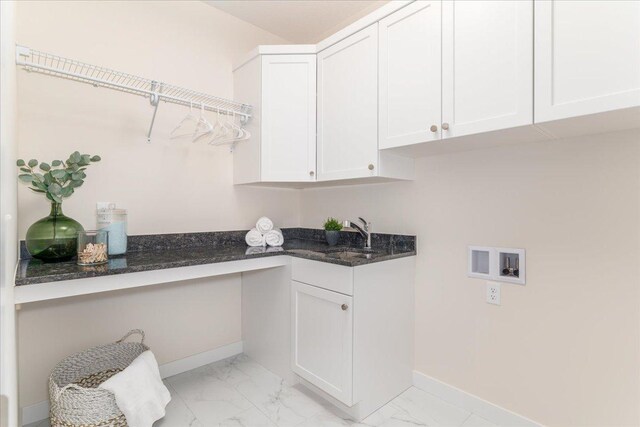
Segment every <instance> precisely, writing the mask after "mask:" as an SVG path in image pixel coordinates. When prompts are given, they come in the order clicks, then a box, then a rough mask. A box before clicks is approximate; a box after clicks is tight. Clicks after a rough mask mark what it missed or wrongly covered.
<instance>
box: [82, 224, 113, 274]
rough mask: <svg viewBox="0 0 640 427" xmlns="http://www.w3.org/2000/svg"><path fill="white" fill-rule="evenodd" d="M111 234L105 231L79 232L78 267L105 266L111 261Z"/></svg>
mask: <svg viewBox="0 0 640 427" xmlns="http://www.w3.org/2000/svg"><path fill="white" fill-rule="evenodd" d="M108 242H109V234H108V233H107V232H106V231H104V230H86V231H80V232H78V265H97V264H104V263H105V262H107V261H108V260H109V256H108V253H109V249H108V246H109V245H108Z"/></svg>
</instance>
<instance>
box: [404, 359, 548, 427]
mask: <svg viewBox="0 0 640 427" xmlns="http://www.w3.org/2000/svg"><path fill="white" fill-rule="evenodd" d="M413 385H414V386H415V387H416V388H419V389H420V390H424V391H426V392H428V393H431V394H433V395H435V396H437V397H439V398H440V399H442V400H444V401H445V402H449V403H451V404H452V405H456V406H458V407H460V408H464V409H466V410H467V411H469V412H473V413H474V414H476V415H478V416H480V417H482V418H484V419H485V420H487V421H490V422H492V423H493V424H496V425H499V426H508V427H516V426H517V427H541V426H542V424H540V423H537V422H535V421H533V420H530V419H528V418H526V417H523V416H522V415H518V414H516V413H514V412H511V411H509V410H508V409H504V408H502V407H500V406H498V405H495V404H493V403H491V402H488V401H486V400H484V399H482V398H480V397H478V396H475V395H473V394H471V393H467V392H466V391H463V390H460V389H458V388H456V387H454V386H451V385H449V384H446V383H443V382H442V381H439V380H437V379H435V378H432V377H430V376H428V375H425V374H423V373H422V372H418V371H413Z"/></svg>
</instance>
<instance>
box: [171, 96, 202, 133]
mask: <svg viewBox="0 0 640 427" xmlns="http://www.w3.org/2000/svg"><path fill="white" fill-rule="evenodd" d="M189 122H191V123H193V125H197V123H198V117H197V116H196V115H195V114H193V103H192V102H190V103H189V112H188V113H187V115H186V116H184V118H183V119H182V120H180V123H178V125H177V126H176V127H175V128H173V130H172V131H171V133H170V134H169V138H170V139H176V138H183V137H186V136H192V135H193V132H191V131H189V132H184V133H177V132H178V130H179V129H182V128H184V127H191V125H190V123H189Z"/></svg>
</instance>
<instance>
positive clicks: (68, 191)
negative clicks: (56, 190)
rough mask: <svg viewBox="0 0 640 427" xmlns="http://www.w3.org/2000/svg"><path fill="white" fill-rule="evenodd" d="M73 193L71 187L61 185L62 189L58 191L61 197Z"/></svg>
mask: <svg viewBox="0 0 640 427" xmlns="http://www.w3.org/2000/svg"><path fill="white" fill-rule="evenodd" d="M72 194H73V187H68V186H67V187H63V188H62V191H61V192H60V195H61V196H62V197H69V196H70V195H72Z"/></svg>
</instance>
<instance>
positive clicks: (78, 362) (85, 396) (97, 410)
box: [49, 329, 149, 427]
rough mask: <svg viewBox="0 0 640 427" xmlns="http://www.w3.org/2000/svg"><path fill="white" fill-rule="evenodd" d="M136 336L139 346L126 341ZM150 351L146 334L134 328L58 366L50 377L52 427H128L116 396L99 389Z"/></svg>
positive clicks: (67, 359) (65, 360)
mask: <svg viewBox="0 0 640 427" xmlns="http://www.w3.org/2000/svg"><path fill="white" fill-rule="evenodd" d="M133 334H140V335H141V336H142V339H141V340H140V342H139V343H133V342H124V340H125V339H127V338H128V337H129V336H130V335H133ZM147 350H149V347H147V346H146V345H144V332H143V331H142V330H140V329H134V330H132V331H129V333H128V334H126V335H125V336H124V337H122V338H121V339H120V340H118V341H116V342H115V343H113V344H107V345H102V346H98V347H93V348H90V349H89V350H86V351H83V352H81V353H77V354H74V355H72V356H69V357H67V358H66V359H64V360H63V361H62V362H60V363H58V365H57V366H56V367H55V368H54V369H53V372H52V373H51V376H50V377H49V400H50V402H51V409H50V413H49V416H50V417H51V426H52V427H106V426H109V427H127V420H126V418H125V416H124V415H123V414H122V412H120V409H119V408H118V405H117V404H116V398H115V396H114V395H113V393H111V392H110V391H108V390H104V389H102V388H98V386H99V385H100V384H102V383H103V382H104V381H106V380H107V379H109V378H111V377H112V376H113V375H115V374H117V373H118V372H120V371H122V370H123V369H124V368H126V367H127V366H129V365H130V364H131V362H133V360H134V359H135V358H136V357H138V356H139V355H140V354H142V353H143V352H145V351H147Z"/></svg>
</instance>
